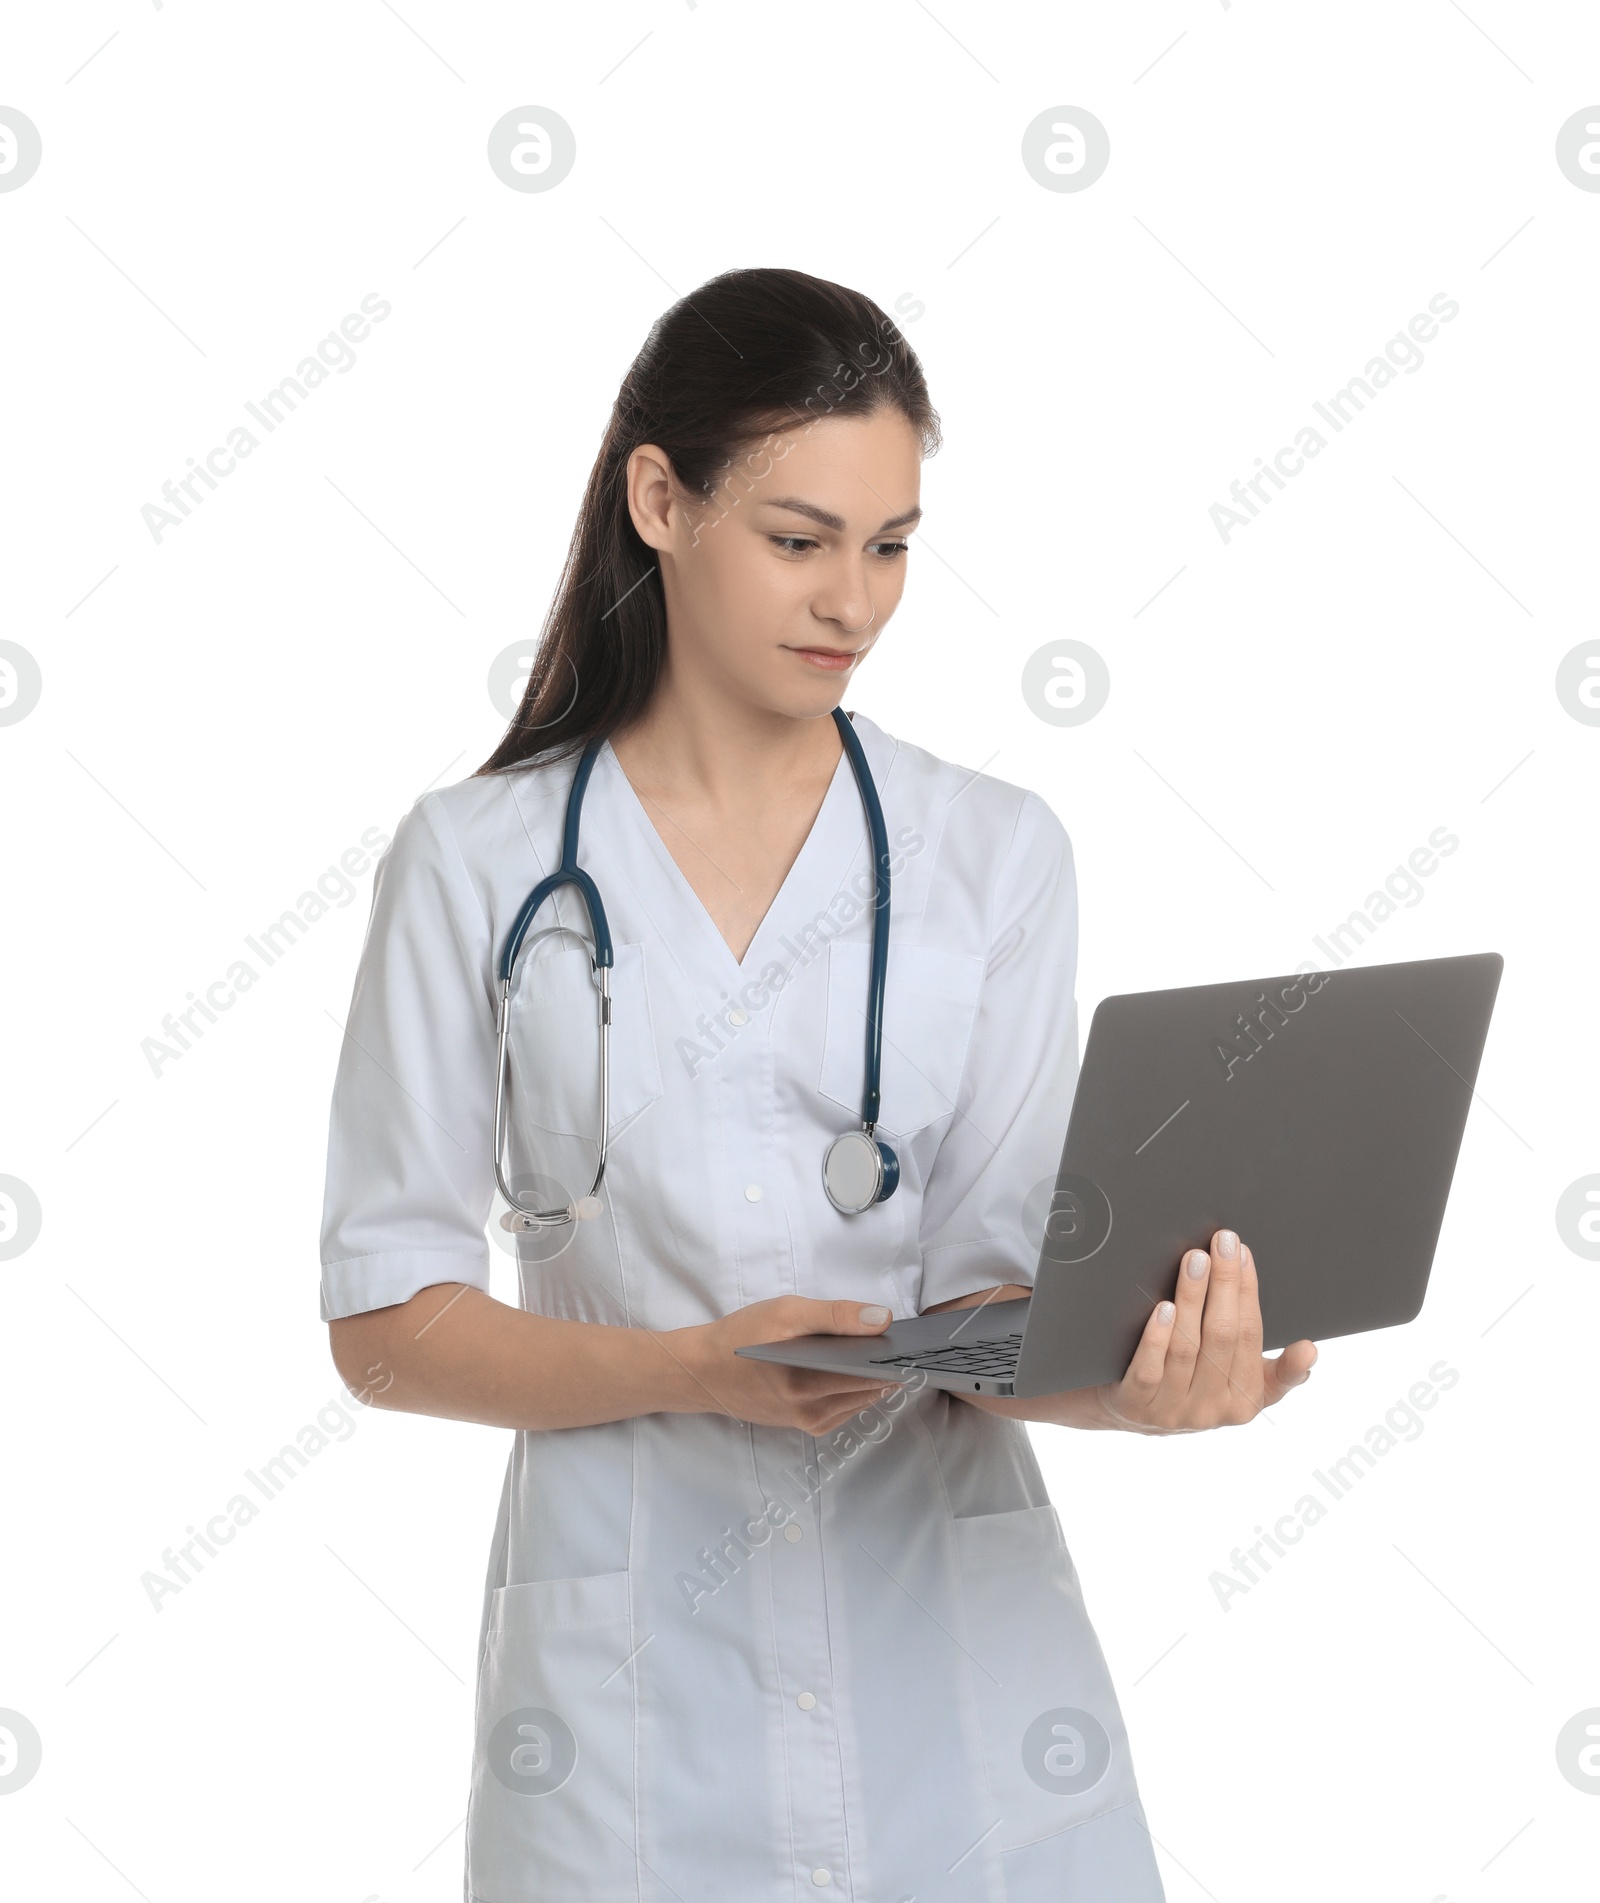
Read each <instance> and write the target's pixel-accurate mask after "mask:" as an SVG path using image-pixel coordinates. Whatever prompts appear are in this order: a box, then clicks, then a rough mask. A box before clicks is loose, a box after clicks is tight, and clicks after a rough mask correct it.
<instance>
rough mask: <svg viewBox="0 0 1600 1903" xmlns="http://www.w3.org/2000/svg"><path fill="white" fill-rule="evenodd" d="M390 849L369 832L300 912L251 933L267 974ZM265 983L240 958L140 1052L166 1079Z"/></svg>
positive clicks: (303, 897)
mask: <svg viewBox="0 0 1600 1903" xmlns="http://www.w3.org/2000/svg"><path fill="white" fill-rule="evenodd" d="M388 845H389V835H388V834H387V833H385V832H380V831H379V829H378V828H377V827H376V826H369V827H368V828H367V830H366V831H365V832H364V833H363V834H362V835H361V842H360V844H359V845H355V846H351V847H350V848H348V850H347V851H345V852H343V853H341V854H340V856H339V863H338V865H336V866H329V867H328V869H327V871H326V872H324V873H323V874H322V875H321V876H320V877H319V878H318V880H317V886H316V890H315V891H314V892H302V893H301V894H300V896H299V898H298V899H296V900H295V903H294V909H293V910H292V911H288V912H284V913H282V914H281V915H280V916H279V917H278V918H276V919H274V920H273V922H272V923H271V924H270V925H266V926H263V927H262V928H261V930H260V932H259V935H253V934H251V933H248V932H247V933H246V934H245V941H244V942H245V944H246V945H248V946H249V948H250V950H251V951H252V952H254V953H255V955H256V957H257V958H259V959H260V960H261V965H262V969H263V970H265V969H266V968H267V967H268V966H270V965H275V964H276V963H277V962H278V960H279V959H280V958H281V957H282V956H283V955H284V953H285V952H286V951H288V950H290V949H291V947H293V946H294V945H296V944H298V942H299V941H300V940H301V939H302V938H303V937H304V936H305V935H306V933H307V932H308V931H310V929H311V927H312V926H313V925H315V924H316V922H317V920H318V919H320V918H325V917H326V916H327V914H328V912H329V910H330V909H333V910H342V909H343V908H344V907H345V906H347V905H349V904H350V903H351V901H352V900H353V899H354V898H355V896H356V888H355V886H354V885H353V884H352V883H351V881H352V880H353V879H355V878H358V877H359V876H360V875H361V874H362V873H363V872H365V871H366V870H367V853H374V854H381V853H382V852H384V851H385V850H386V849H387V848H388ZM363 847H365V848H366V851H363V850H362V848H363ZM260 977H261V972H259V971H257V970H256V968H255V966H254V965H253V964H251V962H250V960H249V959H248V958H236V959H235V960H234V961H233V963H232V964H231V965H229V967H228V969H227V970H226V971H225V972H224V973H223V974H222V976H221V977H220V978H217V979H215V980H214V981H213V982H212V983H211V984H208V985H207V986H206V989H205V996H204V997H203V998H202V997H200V996H198V995H197V994H196V993H195V992H193V991H191V992H190V993H189V1002H188V1004H187V1005H186V1006H185V1007H184V1008H183V1009H182V1010H181V1011H177V1012H171V1011H169V1012H168V1013H167V1015H166V1016H165V1017H164V1018H163V1019H162V1020H161V1030H162V1034H163V1035H162V1037H147V1038H145V1039H144V1041H143V1042H142V1043H141V1044H140V1046H139V1048H140V1050H141V1051H143V1052H144V1055H145V1060H146V1062H147V1063H148V1064H149V1066H150V1068H151V1070H152V1071H153V1072H154V1073H155V1075H156V1076H157V1077H160V1076H161V1075H162V1074H163V1070H164V1067H165V1066H166V1065H168V1064H171V1063H175V1062H176V1061H177V1059H178V1058H180V1057H182V1056H183V1054H184V1053H185V1052H186V1051H189V1050H192V1049H193V1044H192V1043H191V1041H190V1040H191V1039H195V1040H198V1039H200V1038H202V1037H204V1036H205V1027H206V1025H208V1024H216V1023H217V1022H218V1021H219V1018H218V1014H219V1013H220V1012H223V1011H231V1010H232V1009H233V1007H234V1006H235V1005H236V1004H237V1003H238V1002H239V999H240V997H241V996H242V994H243V993H244V992H246V991H248V990H249V989H250V988H251V986H252V985H254V984H256V983H257V982H258V981H259V980H260ZM163 1038H164V1039H165V1040H166V1041H165V1042H163Z"/></svg>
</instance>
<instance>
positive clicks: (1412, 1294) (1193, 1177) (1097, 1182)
mask: <svg viewBox="0 0 1600 1903" xmlns="http://www.w3.org/2000/svg"><path fill="white" fill-rule="evenodd" d="M1502 964H1503V960H1502V959H1501V957H1500V954H1499V953H1498V952H1479V953H1475V954H1473V955H1472V956H1470V957H1462V958H1423V959H1417V960H1415V961H1413V962H1409V963H1405V964H1394V965H1367V966H1364V967H1361V968H1357V969H1345V970H1341V971H1337V972H1311V973H1299V974H1297V975H1295V976H1292V977H1281V978H1264V979H1251V980H1248V981H1245V982H1241V983H1237V984H1220V985H1190V986H1186V987H1184V988H1182V989H1180V990H1175V991H1140V992H1129V993H1125V994H1123V995H1122V996H1119V997H1112V998H1106V999H1104V1000H1102V1002H1101V1003H1100V1005H1099V1007H1098V1008H1097V1009H1096V1011H1095V1014H1094V1021H1093V1023H1092V1024H1091V1025H1090V1027H1089V1042H1088V1045H1087V1047H1086V1049H1085V1051H1084V1057H1083V1066H1082V1070H1081V1072H1080V1074H1079V1078H1078V1088H1077V1094H1076V1095H1075V1097H1074V1099H1073V1104H1072V1116H1071V1120H1070V1122H1069V1124H1068V1128H1067V1138H1066V1143H1065V1146H1064V1147H1063V1149H1062V1153H1061V1166H1060V1169H1059V1171H1058V1172H1057V1175H1056V1181H1055V1188H1054V1193H1053V1195H1052V1196H1051V1197H1050V1199H1049V1204H1048V1208H1046V1207H1044V1206H1043V1198H1042V1196H1041V1199H1040V1200H1041V1207H1040V1209H1039V1210H1038V1211H1036V1212H1034V1221H1035V1225H1036V1226H1037V1224H1038V1223H1039V1222H1040V1221H1042V1224H1043V1231H1044V1234H1043V1240H1042V1242H1041V1245H1040V1249H1039V1264H1038V1269H1037V1272H1036V1275H1035V1278H1034V1290H1033V1294H1032V1295H1031V1296H1030V1297H1028V1298H1026V1299H1024V1300H1021V1301H1008V1302H990V1303H989V1304H987V1305H986V1306H985V1307H982V1308H975V1309H974V1308H967V1309H947V1310H945V1311H944V1312H943V1313H942V1314H938V1315H921V1316H916V1317H913V1318H912V1319H910V1320H908V1321H898V1322H892V1323H891V1324H890V1326H889V1328H888V1329H887V1330H886V1331H885V1332H884V1333H883V1334H881V1335H874V1336H871V1337H868V1338H862V1337H859V1336H834V1335H807V1336H803V1337H801V1338H799V1339H797V1340H795V1341H779V1342H769V1343H764V1344H762V1345H760V1346H758V1347H749V1348H741V1349H739V1350H738V1352H739V1353H740V1354H742V1355H748V1356H750V1357H752V1358H753V1359H755V1360H759V1361H778V1362H783V1363H786V1364H787V1365H789V1366H791V1367H801V1368H827V1369H832V1370H834V1371H835V1372H838V1373H846V1374H865V1375H879V1376H882V1377H884V1378H885V1379H890V1380H909V1379H911V1378H912V1377H913V1372H914V1371H920V1372H921V1374H922V1375H923V1376H924V1377H925V1378H926V1379H927V1380H928V1381H930V1382H932V1383H933V1384H934V1385H935V1386H938V1387H943V1388H952V1389H956V1390H959V1391H963V1392H966V1393H974V1392H976V1393H979V1394H998V1395H1019V1396H1026V1395H1035V1394H1055V1393H1060V1392H1062V1391H1063V1390H1065V1389H1068V1388H1082V1387H1095V1386H1098V1385H1100V1384H1101V1383H1102V1382H1107V1381H1117V1380H1120V1379H1121V1377H1122V1374H1123V1372H1124V1370H1125V1369H1126V1367H1127V1365H1128V1362H1129V1360H1130V1358H1131V1357H1132V1354H1133V1350H1134V1348H1135V1346H1136V1345H1137V1343H1138V1340H1139V1336H1140V1334H1141V1333H1142V1332H1143V1329H1144V1325H1145V1322H1146V1321H1147V1320H1148V1318H1149V1314H1150V1311H1151V1309H1152V1308H1153V1307H1154V1306H1155V1304H1156V1303H1157V1302H1158V1301H1161V1300H1162V1299H1163V1298H1164V1297H1168V1296H1170V1295H1171V1294H1172V1292H1173V1288H1174V1285H1175V1283H1176V1280H1177V1269H1178V1263H1179V1259H1180V1258H1181V1256H1182V1254H1183V1252H1184V1250H1185V1249H1189V1248H1193V1247H1196V1246H1198V1247H1204V1246H1206V1245H1207V1244H1208V1243H1209V1241H1210V1238H1211V1235H1212V1233H1213V1231H1215V1230H1217V1229H1219V1228H1223V1227H1226V1228H1231V1229H1234V1230H1236V1231H1237V1232H1238V1233H1239V1234H1240V1235H1241V1236H1242V1237H1243V1238H1244V1240H1245V1241H1246V1242H1247V1243H1248V1244H1249V1246H1250V1250H1251V1253H1252V1255H1253V1256H1254V1257H1255V1262H1256V1269H1257V1272H1258V1275H1259V1279H1260V1286H1261V1317H1262V1324H1263V1329H1264V1335H1265V1342H1264V1345H1265V1347H1266V1348H1267V1350H1268V1351H1269V1352H1271V1351H1275V1350H1277V1349H1279V1348H1282V1347H1284V1346H1285V1345H1286V1344H1287V1343H1289V1342H1291V1341H1299V1340H1301V1339H1302V1338H1307V1339H1310V1340H1312V1341H1323V1340H1326V1339H1328V1338H1329V1337H1330V1336H1334V1335H1351V1334H1356V1333H1359V1332H1361V1331H1364V1330H1366V1329H1369V1328H1392V1327H1394V1326H1395V1325H1396V1324H1398V1323H1400V1322H1408V1321H1410V1320H1411V1319H1412V1318H1413V1317H1414V1316H1415V1315H1416V1314H1417V1312H1418V1311H1419V1310H1420V1309H1421V1307H1422V1299H1423V1295H1424V1294H1425V1292H1426V1290H1427V1286H1428V1272H1429V1270H1430V1269H1431V1267H1432V1266H1433V1255H1434V1249H1435V1247H1436V1246H1437V1243H1438V1240H1439V1228H1440V1224H1441V1223H1442V1222H1443V1220H1444V1211H1445V1203H1446V1200H1447V1199H1448V1197H1449V1194H1450V1182H1451V1178H1452V1176H1453V1175H1454V1173H1455V1166H1456V1155H1457V1152H1458V1151H1459V1149H1460V1147H1461V1136H1462V1132H1463V1130H1464V1129H1465V1127H1466V1121H1467V1111H1468V1109H1469V1107H1470V1105H1471V1103H1472V1099H1473V1094H1474V1091H1473V1086H1474V1083H1475V1081H1476V1079H1477V1075H1478V1060H1479V1058H1480V1057H1481V1055H1482V1053H1483V1045H1484V1039H1485V1037H1486V1036H1487V1034H1488V1030H1489V1015H1490V1012H1491V1011H1492V1010H1493V1008H1494V999H1495V993H1496V991H1497V990H1498V988H1499V984H1500V971H1501V967H1502ZM997 1279H1003V1278H1002V1277H1000V1276H999V1275H998V1274H997Z"/></svg>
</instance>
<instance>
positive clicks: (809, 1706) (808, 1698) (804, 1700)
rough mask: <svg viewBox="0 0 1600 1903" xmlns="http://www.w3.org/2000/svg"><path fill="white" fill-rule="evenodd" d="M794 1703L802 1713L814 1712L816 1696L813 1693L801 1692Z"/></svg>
mask: <svg viewBox="0 0 1600 1903" xmlns="http://www.w3.org/2000/svg"><path fill="white" fill-rule="evenodd" d="M794 1702H795V1703H796V1704H797V1705H798V1706H799V1707H800V1709H801V1710H802V1711H814V1710H815V1709H816V1703H817V1695H816V1693H815V1692H802V1693H801V1694H800V1696H799V1697H798V1698H797V1699H796V1700H795V1701H794Z"/></svg>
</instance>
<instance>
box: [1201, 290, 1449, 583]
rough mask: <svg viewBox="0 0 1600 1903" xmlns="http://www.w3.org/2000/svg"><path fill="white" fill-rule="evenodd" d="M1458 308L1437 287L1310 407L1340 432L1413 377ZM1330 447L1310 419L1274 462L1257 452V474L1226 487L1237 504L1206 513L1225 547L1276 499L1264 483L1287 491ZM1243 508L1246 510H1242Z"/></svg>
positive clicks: (1215, 507)
mask: <svg viewBox="0 0 1600 1903" xmlns="http://www.w3.org/2000/svg"><path fill="white" fill-rule="evenodd" d="M1460 311H1461V306H1460V305H1459V304H1458V303H1457V302H1456V301H1455V299H1454V298H1453V297H1450V296H1448V295H1447V294H1446V293H1445V292H1443V291H1436V292H1435V293H1434V295H1433V296H1432V297H1430V298H1429V299H1428V310H1427V311H1418V313H1417V314H1416V316H1415V317H1413V318H1412V319H1411V322H1410V323H1409V324H1408V325H1407V326H1406V328H1405V329H1404V330H1403V331H1402V330H1397V331H1396V332H1395V334H1394V335H1393V336H1392V337H1391V338H1390V339H1389V341H1388V343H1387V344H1385V345H1384V349H1383V355H1382V356H1381V357H1371V358H1369V359H1368V360H1367V365H1366V368H1365V369H1364V370H1363V372H1362V373H1361V375H1360V376H1359V377H1352V378H1351V379H1350V381H1349V382H1348V383H1347V384H1346V385H1345V386H1344V388H1343V389H1342V390H1335V391H1334V393H1333V395H1332V396H1330V397H1329V398H1328V400H1327V402H1326V403H1313V404H1312V405H1311V407H1312V409H1314V410H1315V411H1316V413H1317V415H1318V416H1319V417H1320V418H1321V419H1322V420H1323V422H1325V423H1326V424H1327V425H1328V427H1329V428H1330V429H1331V430H1332V431H1333V433H1334V434H1335V435H1338V434H1339V433H1340V432H1341V431H1342V430H1343V429H1344V427H1345V425H1346V424H1347V423H1351V422H1353V421H1354V420H1355V418H1356V417H1357V416H1359V415H1360V414H1361V412H1362V411H1363V410H1364V409H1365V408H1366V406H1367V404H1368V403H1370V402H1371V401H1372V399H1373V398H1374V397H1375V396H1376V395H1377V393H1378V392H1379V391H1380V390H1383V389H1387V387H1388V386H1389V385H1390V384H1391V383H1393V382H1394V380H1395V374H1396V372H1397V371H1401V370H1403V371H1404V372H1405V373H1406V375H1407V376H1415V374H1416V373H1417V371H1419V370H1420V369H1421V368H1422V366H1423V364H1424V363H1425V362H1426V358H1425V357H1424V356H1423V353H1422V351H1421V349H1420V348H1419V345H1422V344H1425V343H1429V342H1431V341H1432V339H1433V338H1434V337H1436V336H1437V335H1438V333H1439V325H1440V324H1448V323H1449V322H1450V321H1451V320H1452V319H1453V318H1455V317H1457V316H1458V315H1459V314H1460ZM1428 312H1431V313H1432V315H1431V316H1430V315H1429V314H1428ZM1435 320H1437V321H1435ZM1327 447H1328V438H1327V437H1326V436H1324V435H1323V434H1322V432H1321V430H1319V429H1318V428H1317V427H1316V425H1315V424H1314V423H1307V424H1306V425H1305V426H1304V427H1303V428H1302V429H1301V430H1300V431H1299V433H1298V434H1297V435H1296V437H1295V439H1294V441H1293V442H1292V443H1286V444H1285V445H1284V446H1283V448H1282V449H1280V450H1279V451H1278V453H1277V454H1276V455H1275V456H1274V457H1273V459H1272V461H1271V463H1270V464H1269V463H1268V462H1267V461H1266V459H1265V458H1264V457H1261V456H1258V457H1257V458H1256V473H1255V474H1254V475H1253V476H1247V477H1246V478H1245V479H1244V481H1243V482H1242V483H1241V482H1238V481H1235V482H1234V484H1233V486H1232V488H1231V489H1230V490H1229V491H1228V493H1229V495H1230V496H1231V497H1232V499H1233V501H1234V502H1235V504H1237V507H1235V508H1229V506H1228V505H1227V503H1225V502H1213V503H1212V505H1211V507H1210V510H1209V511H1208V513H1209V515H1210V517H1211V520H1212V522H1213V523H1214V524H1215V526H1216V530H1217V533H1218V534H1219V535H1220V536H1221V537H1222V540H1223V543H1224V545H1226V544H1227V543H1228V542H1229V541H1230V540H1231V538H1232V536H1233V532H1234V530H1235V529H1247V528H1249V526H1250V524H1251V522H1252V521H1253V520H1254V519H1255V517H1256V516H1258V515H1259V514H1260V513H1261V509H1262V508H1263V507H1265V505H1266V504H1267V503H1269V502H1271V501H1272V499H1273V498H1272V491H1271V490H1269V489H1266V488H1264V487H1263V486H1262V485H1263V484H1264V483H1271V484H1272V487H1273V488H1274V489H1287V488H1288V486H1289V485H1288V483H1286V482H1285V481H1284V477H1285V476H1298V475H1299V474H1300V472H1301V470H1303V469H1304V468H1305V466H1306V464H1307V463H1308V462H1309V461H1310V460H1311V459H1312V458H1313V457H1314V456H1320V455H1321V454H1322V452H1323V450H1325V449H1326V448H1327ZM1240 510H1243V511H1244V513H1243V514H1240Z"/></svg>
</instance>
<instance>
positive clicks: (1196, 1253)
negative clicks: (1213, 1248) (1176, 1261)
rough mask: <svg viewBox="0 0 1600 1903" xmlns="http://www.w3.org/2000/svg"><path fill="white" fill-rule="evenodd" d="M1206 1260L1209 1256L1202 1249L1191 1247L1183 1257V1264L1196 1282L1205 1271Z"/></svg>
mask: <svg viewBox="0 0 1600 1903" xmlns="http://www.w3.org/2000/svg"><path fill="white" fill-rule="evenodd" d="M1208 1260H1209V1258H1208V1257H1207V1255H1206V1252H1205V1250H1204V1249H1191V1250H1190V1251H1189V1254H1188V1256H1187V1257H1186V1258H1185V1262H1184V1266H1185V1267H1186V1268H1187V1269H1188V1271H1189V1273H1190V1275H1191V1276H1193V1278H1194V1279H1195V1281H1197V1282H1198V1281H1199V1280H1200V1278H1201V1276H1202V1275H1204V1274H1205V1272H1206V1263H1207V1261H1208Z"/></svg>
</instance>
